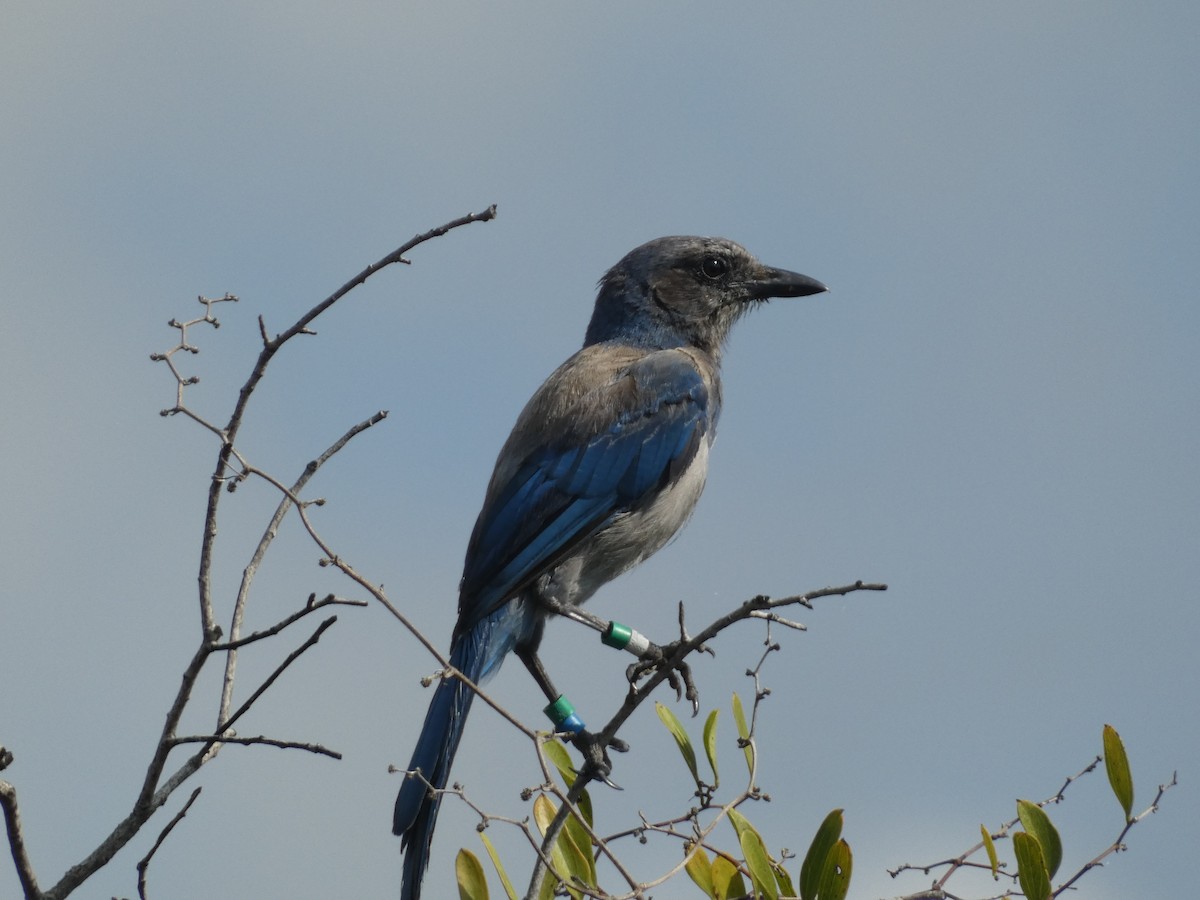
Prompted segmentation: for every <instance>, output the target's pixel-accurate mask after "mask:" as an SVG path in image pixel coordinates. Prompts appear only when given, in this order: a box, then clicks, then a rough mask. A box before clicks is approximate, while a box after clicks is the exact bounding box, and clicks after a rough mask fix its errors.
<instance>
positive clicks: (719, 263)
mask: <svg viewBox="0 0 1200 900" xmlns="http://www.w3.org/2000/svg"><path fill="white" fill-rule="evenodd" d="M700 271H701V272H703V273H704V277H705V278H713V279H716V278H720V277H721V276H722V275H724V274H725V273H726V272H728V271H729V263H727V262H726V261H725V260H723V259H722V258H721V257H719V256H706V257H704V259H703V261H701V263H700Z"/></svg>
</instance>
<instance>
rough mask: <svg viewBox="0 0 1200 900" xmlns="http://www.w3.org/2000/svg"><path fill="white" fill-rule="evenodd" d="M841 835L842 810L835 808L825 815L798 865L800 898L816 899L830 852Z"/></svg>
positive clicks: (804, 899) (805, 899)
mask: <svg viewBox="0 0 1200 900" xmlns="http://www.w3.org/2000/svg"><path fill="white" fill-rule="evenodd" d="M841 836H842V811H841V810H840V809H835V810H834V811H833V812H831V813H830V814H829V815H827V816H826V817H825V821H823V822H822V823H821V827H820V828H818V829H817V833H816V834H815V835H814V836H813V839H812V843H811V844H809V845H808V852H807V853H806V854H804V862H803V863H801V865H800V897H801V898H802V900H817V891H818V889H819V888H820V886H821V877H822V875H824V872H825V866H826V864H827V863H829V862H830V854H831V853H832V852H833V848H834V847H835V846H836V845H837V842H838V838H840V837H841Z"/></svg>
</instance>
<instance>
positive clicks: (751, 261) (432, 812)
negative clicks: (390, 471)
mask: <svg viewBox="0 0 1200 900" xmlns="http://www.w3.org/2000/svg"><path fill="white" fill-rule="evenodd" d="M825 289H826V288H825V286H824V285H823V284H821V283H820V282H819V281H814V280H813V279H811V278H809V277H807V276H805V275H799V274H797V273H795V272H789V271H786V270H783V269H774V268H770V267H768V266H765V265H763V264H762V263H760V262H759V261H758V260H757V259H755V258H754V257H753V256H751V255H750V254H749V253H748V252H747V251H746V250H745V249H744V248H742V247H741V246H739V245H738V244H735V243H733V242H732V241H728V240H723V239H719V238H703V237H664V238H659V239H657V240H653V241H650V242H649V243H647V244H643V245H642V246H640V247H638V248H637V249H635V250H633V251H632V252H630V253H629V254H628V255H627V256H626V257H625V258H624V259H622V260H621V261H620V262H619V263H617V264H616V265H615V266H613V267H612V269H610V270H609V271H608V273H607V274H606V275H605V276H604V277H603V278H602V279H601V281H600V287H599V293H598V295H597V297H596V306H595V310H594V312H593V313H592V319H591V324H589V325H588V329H587V335H586V337H585V339H584V344H583V348H582V349H581V350H580V351H579V352H578V353H576V354H575V355H574V356H572V357H571V358H570V359H568V360H567V361H566V362H565V363H563V364H562V365H561V366H560V367H559V368H558V370H557V371H556V372H554V374H552V375H551V376H550V377H549V378H548V379H546V382H545V383H544V384H543V385H542V386H541V387H540V388H538V390H537V392H536V393H535V394H534V395H533V397H532V398H531V399H530V400H529V402H528V403H527V404H526V406H525V409H524V410H523V411H522V412H521V414H520V416H519V417H518V418H517V423H516V425H515V426H514V427H513V430H512V434H510V435H509V438H508V440H507V441H506V442H505V444H504V447H503V449H501V451H500V455H499V458H498V459H497V460H496V468H495V471H494V473H493V474H492V479H491V482H490V483H489V485H488V489H487V494H486V496H485V497H484V501H483V509H482V511H481V512H480V513H479V519H478V521H477V522H476V523H475V530H474V532H473V533H472V535H471V540H470V543H469V545H468V547H467V556H466V563H465V565H464V568H463V575H462V581H461V583H460V586H459V599H458V622H457V624H456V625H455V627H454V635H453V638H452V640H451V644H450V663H451V664H452V665H453V666H454V667H455V668H457V669H458V670H459V671H461V672H462V673H463V674H464V675H465V676H466V677H467V678H469V679H470V680H471V681H473V682H475V683H476V684H478V683H479V682H481V681H483V680H484V679H486V678H487V677H488V676H489V675H491V674H493V673H494V672H495V671H496V670H497V669H499V667H500V664H501V663H502V662H503V660H504V657H505V656H506V655H508V653H509V652H510V651H511V652H515V653H516V654H517V656H518V657H519V658H520V659H521V660H522V662H524V663H525V665H526V667H527V668H528V669H529V671H530V672H531V673H532V674H533V676H534V678H535V679H536V680H537V681H538V683H539V685H540V686H541V687H542V689H543V691H544V692H545V693H546V694H547V697H548V698H549V699H550V700H551V701H552V702H553V701H554V700H555V696H556V695H555V694H554V689H553V686H552V685H551V684H550V681H549V678H548V677H547V676H546V673H545V671H544V670H543V669H542V666H541V663H540V662H539V661H538V658H537V648H538V644H539V643H540V642H541V639H542V631H543V629H544V628H545V624H546V618H547V616H548V615H550V614H551V610H552V608H554V607H558V608H563V607H566V606H577V605H579V604H581V603H583V602H584V601H585V600H587V599H588V598H589V597H590V596H591V595H592V594H593V593H595V591H596V590H597V589H598V588H599V587H600V586H601V585H603V584H604V583H606V582H608V581H611V580H612V579H613V578H615V577H617V576H618V575H620V574H621V573H622V572H625V571H627V570H628V569H630V568H632V567H633V566H635V565H637V564H638V563H640V562H641V561H642V560H644V559H645V558H646V557H648V556H650V555H651V554H653V553H654V552H656V551H657V550H659V549H660V548H661V547H662V546H663V545H664V544H666V543H667V541H668V540H670V538H671V537H672V536H673V535H674V534H675V532H676V531H678V530H679V529H680V528H681V527H682V526H683V524H684V523H685V522H686V521H687V519H688V517H689V516H690V515H691V512H692V509H693V507H694V506H695V504H696V501H697V500H698V499H699V497H700V491H701V490H702V488H703V487H704V479H705V472H706V469H707V463H708V451H709V447H710V446H711V444H712V441H713V436H714V434H715V432H716V425H717V417H718V415H719V414H720V410H721V380H720V362H721V346H722V344H723V343H724V341H725V338H726V337H727V336H728V334H729V329H730V327H731V326H732V325H733V323H734V322H735V321H736V320H737V319H738V318H739V317H740V316H741V315H742V313H744V312H745V311H746V310H748V309H749V308H750V307H751V306H754V305H756V304H757V303H758V302H760V301H765V300H767V299H768V298H770V297H802V296H806V295H809V294H816V293H820V292H821V291H824V290H825ZM473 699H474V692H473V691H471V690H470V688H468V687H466V686H465V685H464V684H463V683H462V682H461V681H459V680H458V679H456V678H443V679H442V681H441V682H440V684H439V685H438V687H437V690H436V691H435V693H434V696H433V698H432V700H431V702H430V704H429V712H428V713H427V714H426V716H425V724H424V727H423V728H422V730H421V735H420V737H419V738H418V739H417V746H416V750H415V751H414V752H413V757H412V762H411V763H410V764H409V770H410V771H412V770H416V769H419V770H420V771H421V775H422V777H423V778H424V779H425V781H428V782H429V784H431V785H433V787H434V788H437V789H439V790H440V789H442V788H444V787H445V786H446V783H447V780H448V778H449V772H450V765H451V762H452V761H453V759H454V754H455V751H456V750H457V749H458V744H459V740H460V738H461V737H462V732H463V725H464V723H465V722H466V718H467V712H468V711H469V709H470V707H471V701H472V700H473ZM440 799H441V796H440V794H433V793H431V792H430V791H429V789H428V787H427V786H426V785H425V783H424V782H423V781H422V780H421V779H420V778H416V777H409V778H406V779H405V781H404V784H403V785H402V786H401V788H400V795H399V797H398V798H397V799H396V808H395V817H394V820H393V826H392V830H393V832H394V833H395V834H398V835H401V836H402V843H401V846H402V847H403V848H404V850H405V859H404V872H403V887H402V890H401V896H402V897H404V898H410V900H415V898H417V897H419V895H420V885H421V878H422V876H423V875H424V872H425V867H426V865H427V863H428V861H429V847H430V842H431V841H432V838H433V828H434V823H435V821H436V819H437V813H438V807H439V804H440Z"/></svg>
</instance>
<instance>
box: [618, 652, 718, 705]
mask: <svg viewBox="0 0 1200 900" xmlns="http://www.w3.org/2000/svg"><path fill="white" fill-rule="evenodd" d="M682 643H683V642H682V641H675V642H674V643H671V644H667V645H666V646H664V647H660V646H659V645H658V644H651V645H650V650H649V651H647V653H646V655H645V656H643V657H642V658H641V659H640V660H638V661H637V662H635V663H632V664H630V665H629V667H628V668H626V669H625V677H626V678H627V679H628V680H629V683H630V684H631V685H632V684H636V683H637V682H638V680H639V679H641V678H643V677H645V676H646V675H649V674H650V673H651V672H654V671H656V670H658V669H663V668H664V667H665V668H666V673H665V677H666V679H667V684H669V685H670V686H671V687H672V688H674V689H675V699H676V700H682V699H683V698H684V697H687V699H688V701H689V702H690V703H691V704H692V715H693V716H696V715H699V713H700V690H699V688H697V687H696V682H695V680H694V679H693V678H692V667H691V666H689V665H688V664H687V662H685V661H684V660H682V659H681V660H679V661H678V662H673V663H670V664H669V665H668V661H669V660H671V658H672V657H673V656H674V655H675V653H676V651H677V650H678V649H679V647H680V646H681V644H682Z"/></svg>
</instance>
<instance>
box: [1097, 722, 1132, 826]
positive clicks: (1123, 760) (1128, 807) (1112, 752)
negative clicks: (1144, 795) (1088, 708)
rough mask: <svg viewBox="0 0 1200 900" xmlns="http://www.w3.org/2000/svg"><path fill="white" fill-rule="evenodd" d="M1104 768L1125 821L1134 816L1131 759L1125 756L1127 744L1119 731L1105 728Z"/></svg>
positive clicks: (1109, 726) (1108, 726)
mask: <svg viewBox="0 0 1200 900" xmlns="http://www.w3.org/2000/svg"><path fill="white" fill-rule="evenodd" d="M1104 768H1105V769H1107V770H1108V783H1109V784H1110V785H1112V791H1113V793H1114V794H1115V795H1116V797H1117V801H1118V802H1119V803H1120V804H1121V809H1123V810H1125V821H1126V822H1128V821H1129V820H1130V818H1131V817H1132V816H1133V775H1132V774H1130V772H1129V757H1128V756H1126V755H1125V744H1124V743H1123V742H1122V741H1121V736H1120V735H1119V734H1117V729H1115V728H1113V727H1112V726H1111V725H1105V726H1104Z"/></svg>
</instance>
